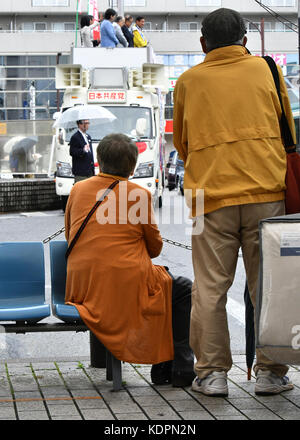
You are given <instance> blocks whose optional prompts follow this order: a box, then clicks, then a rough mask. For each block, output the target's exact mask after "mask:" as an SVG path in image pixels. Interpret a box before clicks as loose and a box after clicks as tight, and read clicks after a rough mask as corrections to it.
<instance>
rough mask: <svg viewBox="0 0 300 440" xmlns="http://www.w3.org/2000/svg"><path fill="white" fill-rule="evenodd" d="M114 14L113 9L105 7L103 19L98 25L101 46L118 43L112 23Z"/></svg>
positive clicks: (111, 45)
mask: <svg viewBox="0 0 300 440" xmlns="http://www.w3.org/2000/svg"><path fill="white" fill-rule="evenodd" d="M116 16H117V13H116V11H115V10H114V9H107V10H106V11H105V13H104V20H103V21H102V23H101V26H100V35H101V44H100V46H101V47H116V46H117V44H119V40H118V39H117V37H116V33H115V30H114V27H113V24H112V22H113V21H114V20H115V18H116Z"/></svg>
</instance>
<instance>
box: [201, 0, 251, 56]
mask: <svg viewBox="0 0 300 440" xmlns="http://www.w3.org/2000/svg"><path fill="white" fill-rule="evenodd" d="M201 32H202V35H203V37H204V38H205V41H206V46H207V50H208V51H210V50H213V49H217V48H218V47H224V46H231V45H241V44H243V38H244V36H245V34H246V33H247V30H246V25H245V22H244V20H243V18H242V16H241V15H240V14H239V13H238V12H237V11H234V10H233V9H227V8H220V9H217V10H215V11H213V12H211V13H210V14H208V15H207V16H206V17H205V19H204V20H203V22H202V28H201Z"/></svg>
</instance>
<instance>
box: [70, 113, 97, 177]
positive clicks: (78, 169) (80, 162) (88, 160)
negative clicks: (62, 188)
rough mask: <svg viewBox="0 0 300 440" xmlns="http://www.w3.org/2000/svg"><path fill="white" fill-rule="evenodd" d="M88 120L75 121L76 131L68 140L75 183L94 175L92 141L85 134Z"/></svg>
mask: <svg viewBox="0 0 300 440" xmlns="http://www.w3.org/2000/svg"><path fill="white" fill-rule="evenodd" d="M89 123H90V122H89V121H88V120H82V121H77V126H78V131H76V133H74V134H73V136H72V137H71V139H70V156H72V173H73V174H74V176H75V183H76V182H79V181H80V180H84V179H88V178H89V177H92V176H94V175H95V165H94V155H93V146H92V139H91V137H90V135H88V134H87V129H88V126H89Z"/></svg>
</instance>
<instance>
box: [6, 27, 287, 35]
mask: <svg viewBox="0 0 300 440" xmlns="http://www.w3.org/2000/svg"><path fill="white" fill-rule="evenodd" d="M144 31H145V33H148V32H149V33H150V32H151V33H168V32H170V33H174V32H198V33H199V32H201V30H200V28H199V29H145V30H144ZM248 32H251V33H252V32H258V30H257V29H248ZM270 32H271V33H272V32H276V33H280V32H281V33H285V34H286V33H291V32H292V30H290V29H288V30H286V29H265V33H270ZM35 33H39V34H66V33H67V34H71V33H73V34H74V35H75V31H74V30H66V31H60V30H53V29H46V30H40V31H38V30H24V29H4V30H3V29H2V30H0V34H35Z"/></svg>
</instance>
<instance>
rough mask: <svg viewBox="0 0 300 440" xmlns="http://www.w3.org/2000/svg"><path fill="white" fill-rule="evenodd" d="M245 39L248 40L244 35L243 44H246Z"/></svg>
mask: <svg viewBox="0 0 300 440" xmlns="http://www.w3.org/2000/svg"><path fill="white" fill-rule="evenodd" d="M247 41H248V38H247V37H246V35H245V36H244V38H243V46H246V44H247Z"/></svg>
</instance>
